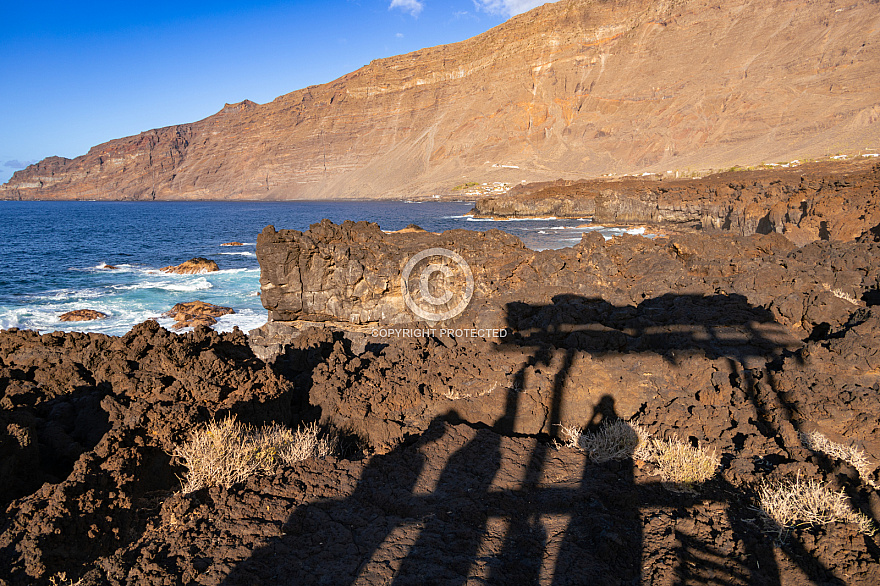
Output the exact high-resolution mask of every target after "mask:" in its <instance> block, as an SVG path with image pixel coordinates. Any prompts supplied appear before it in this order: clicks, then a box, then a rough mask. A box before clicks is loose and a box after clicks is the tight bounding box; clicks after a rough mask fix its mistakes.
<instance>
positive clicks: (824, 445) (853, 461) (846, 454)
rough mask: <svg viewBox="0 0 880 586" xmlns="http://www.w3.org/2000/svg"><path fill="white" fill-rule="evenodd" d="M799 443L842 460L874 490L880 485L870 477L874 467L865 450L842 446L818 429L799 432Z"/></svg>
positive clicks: (879, 488) (878, 488)
mask: <svg viewBox="0 0 880 586" xmlns="http://www.w3.org/2000/svg"><path fill="white" fill-rule="evenodd" d="M800 437H801V443H802V444H804V447H805V448H807V449H808V450H812V451H813V452H820V453H822V454H825V455H826V456H828V457H829V458H835V459H837V460H843V461H844V462H847V463H848V464H849V465H850V466H852V467H853V468H855V469H856V471H857V472H858V473H859V477H861V479H862V481H863V482H865V483H866V484H868V485H869V486H870V487H871V488H873V489H875V490H880V486H878V484H877V483H876V482H874V481H873V480H872V479H871V472H872V471H873V469H874V467H873V466H871V463H870V462H869V461H868V457H867V456H866V455H865V452H863V451H862V450H860V449H859V448H857V447H856V446H855V445H850V446H844V445H843V444H838V443H836V442H833V441H831V440H830V439H828V438H827V437H826V436H824V435H822V434H821V433H819V432H818V431H813V432H810V433H803V432H801V434H800Z"/></svg>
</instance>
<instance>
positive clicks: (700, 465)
mask: <svg viewBox="0 0 880 586" xmlns="http://www.w3.org/2000/svg"><path fill="white" fill-rule="evenodd" d="M653 461H654V463H656V464H657V467H658V469H659V473H660V478H662V479H663V480H665V481H666V482H674V483H676V484H683V485H685V486H690V485H693V484H699V483H701V482H706V481H707V480H709V479H710V478H712V477H713V476H715V471H716V470H718V466H720V465H721V457H720V456H719V455H718V453H717V452H716V451H715V450H714V449H713V450H710V449H708V448H704V447H702V446H698V447H694V446H692V445H690V444H688V443H685V442H682V441H681V440H678V439H675V440H669V441H667V440H654V460H653Z"/></svg>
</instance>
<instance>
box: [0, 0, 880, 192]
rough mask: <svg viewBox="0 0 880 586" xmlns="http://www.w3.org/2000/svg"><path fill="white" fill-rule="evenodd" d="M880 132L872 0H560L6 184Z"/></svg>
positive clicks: (124, 181)
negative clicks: (468, 34)
mask: <svg viewBox="0 0 880 586" xmlns="http://www.w3.org/2000/svg"><path fill="white" fill-rule="evenodd" d="M876 148H880V4H878V2H877V0H859V1H856V2H853V1H852V0H846V1H838V0H819V1H807V0H769V1H768V0H732V1H725V2H720V3H719V2H707V1H706V0H680V1H679V0H671V1H662V2H651V1H647V0H623V1H597V0H565V1H562V2H557V3H555V4H547V5H545V6H543V7H540V8H537V9H535V10H533V11H531V12H528V13H525V14H522V15H520V16H517V17H515V18H513V19H511V20H510V21H508V22H506V23H504V24H503V25H501V26H498V27H496V28H494V29H492V30H490V31H488V32H486V33H484V34H482V35H479V36H477V37H474V38H472V39H468V40H466V41H463V42H461V43H456V44H453V45H444V46H439V47H432V48H428V49H423V50H420V51H416V52H414V53H409V54H407V55H401V56H397V57H391V58H388V59H380V60H376V61H373V62H372V63H370V64H369V65H367V66H365V67H363V68H361V69H359V70H357V71H355V72H353V73H350V74H348V75H345V76H343V77H341V78H339V79H337V80H335V81H332V82H330V83H327V84H324V85H319V86H312V87H308V88H305V89H302V90H297V91H295V92H292V93H289V94H286V95H284V96H281V97H279V98H278V99H276V100H274V101H273V102H271V103H268V104H263V105H259V104H255V103H253V102H249V101H245V102H241V103H238V104H232V105H227V106H226V107H224V108H223V109H222V110H221V111H220V112H218V113H217V114H215V115H213V116H210V117H208V118H206V119H204V120H201V121H198V122H194V123H192V124H183V125H179V126H170V127H167V128H160V129H156V130H150V131H147V132H144V133H141V134H139V135H137V136H132V137H127V138H121V139H117V140H112V141H110V142H107V143H105V144H102V145H98V146H96V147H94V148H92V149H91V150H90V151H89V153H88V154H86V155H83V156H81V157H77V158H75V159H72V160H69V159H64V158H60V157H50V158H47V159H45V160H43V161H41V162H39V163H37V164H35V165H32V166H30V167H28V168H27V169H24V170H22V171H19V172H17V173H16V174H15V175H14V176H13V178H12V179H11V180H10V181H9V183H7V184H6V185H3V186H0V198H13V199H19V198H22V199H30V198H35V199H54V198H58V199H79V198H88V199H104V198H106V199H150V198H157V199H196V198H214V199H225V198H242V199H244V198H247V199H264V198H265V199H294V198H325V197H335V198H344V197H381V196H388V197H398V196H414V195H427V194H430V193H436V192H442V191H447V190H449V189H450V188H451V187H452V186H454V185H456V184H457V183H461V182H462V181H464V180H475V181H508V182H519V181H522V180H529V181H533V180H543V179H555V178H558V177H569V178H570V177H581V176H596V175H600V174H604V173H609V172H613V173H632V172H644V171H666V170H673V169H680V170H685V169H688V168H691V169H702V168H710V167H711V168H724V167H728V166H731V165H734V164H740V165H743V164H755V163H760V162H765V161H766V162H778V161H788V160H792V159H795V158H804V157H816V156H822V155H827V154H835V153H839V152H842V153H855V152H858V151H861V150H865V149H876Z"/></svg>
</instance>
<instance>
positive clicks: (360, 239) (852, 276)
mask: <svg viewBox="0 0 880 586" xmlns="http://www.w3.org/2000/svg"><path fill="white" fill-rule="evenodd" d="M440 247H448V248H449V249H450V250H453V251H455V252H457V253H458V254H460V255H461V257H462V258H463V259H465V261H466V262H467V263H468V264H469V265H470V267H471V269H472V274H473V281H474V294H473V297H472V299H471V301H470V304H469V305H468V307H467V309H465V310H464V311H463V312H462V313H461V314H459V315H456V316H454V317H452V318H451V319H449V320H441V321H437V322H433V321H430V320H425V319H422V318H420V317H419V315H417V314H415V313H414V312H413V310H412V308H411V307H410V306H409V305H408V304H407V303H406V302H405V300H404V298H403V297H404V294H403V292H402V291H403V289H402V287H401V285H400V282H401V273H402V270H403V267H405V265H407V263H408V260H409V259H410V258H411V257H412V256H413V255H415V254H417V253H418V252H419V251H421V250H426V249H436V248H440ZM257 255H258V258H259V259H260V263H261V268H262V271H261V283H262V292H263V294H262V300H263V304H264V306H265V307H266V308H267V309H268V310H269V316H270V320H272V321H270V324H268V325H267V326H266V327H264V328H263V329H262V331H258V332H257V338H256V339H254V340H252V345H254V344H255V342H258V341H259V340H262V342H263V344H264V348H267V349H271V350H272V352H266V353H265V354H263V356H264V357H266V358H267V359H269V358H271V355H272V353H273V352H278V351H281V350H282V349H283V341H279V340H278V339H274V340H271V339H268V338H271V336H269V335H268V334H269V333H270V332H272V331H273V328H275V331H276V332H277V331H279V330H278V328H288V329H287V334H288V335H289V336H291V337H296V336H297V335H298V333H297V328H296V327H295V326H296V323H297V322H298V321H300V320H313V321H318V320H321V321H325V322H327V323H330V324H333V325H334V326H335V327H336V328H340V329H346V324H348V325H349V328H348V329H350V330H358V331H355V332H351V333H349V334H348V335H347V338H348V342H347V344H348V346H349V347H350V348H355V349H357V350H351V352H354V354H351V355H350V356H349V357H348V358H347V359H346V360H343V361H342V362H339V363H335V362H333V363H328V364H327V365H321V366H319V367H318V370H317V371H316V375H315V376H316V380H318V381H320V383H319V384H316V386H315V388H314V390H313V393H312V401H313V402H314V403H315V404H316V405H318V406H320V407H321V412H322V417H323V418H324V420H325V421H326V422H329V423H332V424H334V425H338V426H342V427H345V428H347V429H350V430H353V431H355V432H357V433H358V434H360V435H362V436H363V437H365V438H368V439H369V441H370V443H371V445H373V446H374V447H382V448H387V447H389V446H393V445H395V444H396V443H397V442H399V441H400V440H401V439H402V438H404V437H406V436H408V435H413V434H418V433H421V432H423V431H424V430H425V429H427V426H428V425H429V424H430V422H431V421H432V420H434V419H435V418H436V417H438V416H440V415H441V414H443V413H447V412H451V411H454V412H456V413H457V414H458V416H460V417H461V418H463V419H465V420H467V421H479V422H481V423H484V424H490V425H491V424H497V423H498V422H499V421H503V420H504V419H505V417H507V418H509V419H510V421H511V424H510V425H511V426H512V427H511V429H512V430H513V431H515V432H516V433H526V434H538V433H548V434H549V433H552V432H553V429H552V426H553V425H554V424H555V423H557V422H558V421H559V420H560V418H561V419H564V420H579V419H583V418H585V417H587V416H588V415H589V411H590V410H591V409H592V408H593V406H595V404H596V403H597V401H598V400H599V399H600V397H601V396H602V395H603V393H604V392H605V391H604V389H607V388H608V387H609V385H615V386H622V387H625V388H631V389H642V391H638V392H634V393H631V394H626V393H622V394H618V395H616V400H617V406H618V412H619V413H620V414H621V416H624V417H631V416H634V415H636V414H637V413H638V412H639V410H640V408H641V405H642V403H643V399H644V395H643V394H642V392H653V391H650V389H666V388H669V387H674V386H675V385H678V384H681V377H683V376H684V377H686V378H688V379H689V380H691V381H696V380H698V379H699V380H702V382H700V383H698V384H697V386H698V387H704V388H708V387H710V386H711V385H712V384H720V383H718V381H715V383H713V382H712V381H711V380H710V379H709V378H706V377H710V376H711V373H713V372H725V371H726V370H725V369H728V366H725V365H729V364H730V361H731V359H733V360H735V361H737V362H738V363H741V364H742V366H741V368H745V369H756V368H757V369H760V368H765V367H766V364H767V363H768V362H770V361H773V360H778V359H779V358H780V357H781V356H783V355H785V353H786V352H791V351H793V350H794V349H796V348H798V347H800V344H801V341H802V340H803V339H805V338H810V337H811V336H812V337H813V338H815V339H820V340H825V339H827V337H828V336H833V335H838V334H839V333H840V332H845V331H848V328H849V327H850V326H849V325H848V324H850V323H851V320H852V319H854V318H853V315H854V312H856V311H857V310H859V309H860V308H861V309H864V308H866V307H867V306H868V305H869V303H870V302H871V300H872V299H873V296H875V295H876V293H875V292H876V291H877V290H878V289H880V281H878V276H877V275H878V274H880V257H878V256H877V245H876V244H874V243H873V242H855V241H852V242H848V243H840V242H838V243H833V244H832V243H829V242H824V241H817V242H814V243H812V244H809V245H806V246H804V247H801V248H798V247H796V246H795V245H794V244H793V243H791V242H790V241H789V240H787V239H786V238H785V237H784V236H782V235H780V234H776V233H771V234H769V235H763V236H760V235H755V236H751V237H739V236H732V235H721V234H717V235H703V234H680V235H676V236H671V237H668V238H657V239H654V240H649V239H645V238H641V237H636V236H624V237H619V238H614V239H613V240H611V241H608V242H606V241H605V240H604V239H603V238H602V237H601V236H600V235H598V234H596V233H592V234H589V235H586V236H584V238H583V240H582V241H581V242H580V243H579V244H578V245H576V246H574V247H572V248H570V249H563V250H558V251H543V252H535V251H531V250H528V249H526V248H525V247H523V246H522V244H521V243H520V242H519V241H518V240H517V239H516V238H513V237H511V236H509V235H507V234H504V233H500V232H489V233H473V232H467V231H459V230H453V231H448V232H444V233H442V234H439V235H437V234H431V233H426V232H410V233H400V234H386V233H383V232H382V231H381V230H379V228H378V226H376V225H374V224H367V223H363V222H361V223H353V222H346V223H344V224H343V225H341V226H336V225H334V224H332V223H330V222H329V221H324V222H322V223H320V224H316V225H313V226H312V227H311V229H310V230H309V231H308V232H305V233H300V232H296V231H286V230H282V231H280V232H278V231H276V230H275V229H274V228H273V227H271V226H270V227H267V228H266V229H265V230H264V231H263V233H262V234H260V236H259V238H258V243H257ZM443 286H448V287H451V288H456V287H460V286H461V283H460V282H456V281H455V280H449V281H446V282H445V283H443ZM435 293H436V296H437V297H440V292H439V291H437V292H435ZM866 300H867V301H866ZM447 306H448V305H446V306H444V307H447ZM261 336H262V337H261ZM256 345H259V343H257V344H256ZM548 346H552V347H555V348H566V349H567V350H568V352H570V354H569V355H568V357H567V358H566V360H567V361H568V362H567V365H566V366H565V367H564V370H565V372H566V376H565V382H564V384H562V385H561V386H560V383H559V380H558V379H554V378H553V377H548V376H546V375H545V374H544V373H545V372H546V371H547V370H548V369H549V370H550V371H558V370H560V369H563V366H562V363H557V362H556V361H558V360H561V358H559V357H558V356H557V357H556V358H551V357H547V358H541V360H538V359H537V358H536V356H539V355H540V352H539V349H540V348H543V347H548ZM270 347H271V348H270ZM344 347H345V345H340V346H339V348H340V351H342V350H343V349H344ZM367 347H377V348H382V349H381V350H380V351H379V353H378V355H377V356H375V357H373V356H365V355H362V354H361V353H362V351H363V349H364V348H367ZM634 355H638V356H639V359H638V360H637V361H633V356H634ZM413 356H418V358H417V359H412V358H405V357H413ZM597 356H601V357H602V358H601V359H598V358H597ZM683 357H687V358H686V359H685V358H683ZM536 360H537V362H536ZM543 360H548V361H549V362H547V363H544V362H542V361H543ZM685 364H687V365H689V366H685ZM476 372H479V376H475V374H474V373H476ZM516 372H519V374H518V375H517V376H518V377H520V378H517V379H514V378H512V373H516ZM646 372H649V373H651V375H650V377H648V378H647V379H646V378H645V376H646V375H645V373H646ZM725 376H726V375H725ZM738 376H739V375H738ZM704 379H705V380H704ZM392 381H396V382H392ZM407 381H419V383H418V387H417V388H418V390H416V387H415V386H413V385H411V384H409V383H408V382H407ZM522 381H529V382H528V384H525V383H523V382H522ZM645 385H647V387H646V386H645ZM520 387H522V388H521V390H519V391H518V392H517V397H518V398H517V405H516V406H515V407H511V406H510V405H509V404H506V403H505V402H504V401H503V400H501V399H500V398H499V393H500V394H501V395H502V396H503V395H505V394H506V393H509V392H510V389H517V388H520ZM557 394H560V395H564V396H565V399H564V400H563V401H561V402H560V403H558V404H556V406H555V409H556V411H555V415H554V413H553V409H552V408H551V407H550V405H552V404H553V401H554V399H553V397H554V396H556V395H557ZM510 409H513V411H512V412H511V413H508V411H509V410H510ZM514 422H515V423H514ZM849 431H851V430H849ZM731 441H732V440H731ZM877 449H878V450H880V445H878V446H877ZM877 454H878V456H880V451H878V452H877Z"/></svg>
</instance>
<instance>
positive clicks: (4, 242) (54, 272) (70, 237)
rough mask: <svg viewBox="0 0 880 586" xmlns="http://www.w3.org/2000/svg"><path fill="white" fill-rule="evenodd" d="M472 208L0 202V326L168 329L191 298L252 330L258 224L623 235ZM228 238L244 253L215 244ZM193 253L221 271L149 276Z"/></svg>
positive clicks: (259, 313)
mask: <svg viewBox="0 0 880 586" xmlns="http://www.w3.org/2000/svg"><path fill="white" fill-rule="evenodd" d="M472 207H473V204H472V203H468V202H425V203H408V202H399V201H393V202H390V201H329V202H328V201H321V202H317V201H314V202H313V201H306V202H303V201H298V202H18V201H0V329H8V328H13V327H14V328H20V329H33V330H38V331H40V332H50V331H56V330H60V331H81V332H102V333H105V334H113V335H122V334H124V333H126V332H127V331H128V330H130V329H131V328H132V327H133V326H134V325H136V324H138V323H140V322H142V321H144V320H147V319H157V320H158V322H159V323H160V324H162V325H163V326H165V327H170V326H171V324H172V323H173V322H172V320H171V319H169V318H162V317H161V314H162V313H164V312H166V311H168V310H169V309H171V307H172V306H174V304H176V303H180V302H184V301H194V300H197V299H198V300H201V301H205V302H208V303H214V304H217V305H222V306H226V307H232V308H233V309H234V310H235V313H234V314H232V315H227V316H223V317H221V318H219V319H218V324H217V325H216V326H215V329H217V330H220V331H229V330H232V328H233V327H234V326H238V327H239V328H241V329H242V330H245V331H248V330H250V329H253V328H256V327H259V326H261V325H263V324H264V323H266V318H267V312H266V310H265V309H263V306H262V305H261V304H260V298H259V291H260V283H259V278H260V268H259V263H257V257H256V240H257V234H259V233H260V232H261V231H262V230H263V228H264V227H265V226H267V225H269V224H273V225H274V226H275V227H276V228H277V229H279V230H281V229H294V230H306V229H308V227H309V225H311V224H314V223H316V222H319V221H321V219H323V218H329V219H330V220H332V221H334V222H336V223H341V222H343V221H344V220H355V221H358V220H368V221H371V222H376V223H378V224H379V226H380V227H381V228H382V229H383V230H399V229H400V228H404V227H406V226H407V225H409V224H417V225H419V226H421V227H422V228H425V229H426V230H430V231H433V232H438V231H443V230H449V229H453V228H466V229H471V230H480V231H483V230H489V229H492V228H499V229H502V230H504V231H506V232H509V233H511V234H513V235H515V236H517V237H519V238H520V239H522V241H523V242H524V243H525V245H526V246H528V247H530V248H533V249H535V250H542V249H548V248H563V247H566V246H572V245H573V244H575V243H577V242H578V241H579V240H580V239H581V234H582V233H583V232H587V231H593V230H597V231H599V232H601V233H602V234H603V235H604V236H605V237H606V238H610V237H612V236H613V235H614V234H619V233H620V232H622V231H623V230H622V229H620V228H604V227H602V226H594V225H591V224H590V223H589V220H583V219H582V220H560V219H556V218H544V219H538V220H509V221H493V220H476V219H474V218H471V217H469V216H466V215H465V214H466V213H467V212H468V211H469V210H470V209H471V208H472ZM632 232H636V233H638V230H636V231H632ZM233 241H237V242H241V243H243V244H244V246H236V247H224V246H221V244H223V243H225V242H233ZM197 256H202V257H205V258H208V259H211V260H213V261H215V262H216V263H217V265H218V266H219V267H220V271H219V272H214V273H207V274H201V275H172V274H166V273H162V272H160V271H159V269H160V268H161V267H164V266H168V265H177V264H180V263H181V262H183V261H185V260H188V259H190V258H193V257H197ZM106 265H113V266H115V267H117V269H116V270H108V269H106V268H104V267H105V266H106ZM74 309H94V310H97V311H100V312H103V313H105V314H107V315H108V318H106V319H103V320H97V321H91V322H62V321H60V320H59V319H58V316H59V315H61V314H62V313H65V312H68V311H71V310H74Z"/></svg>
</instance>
